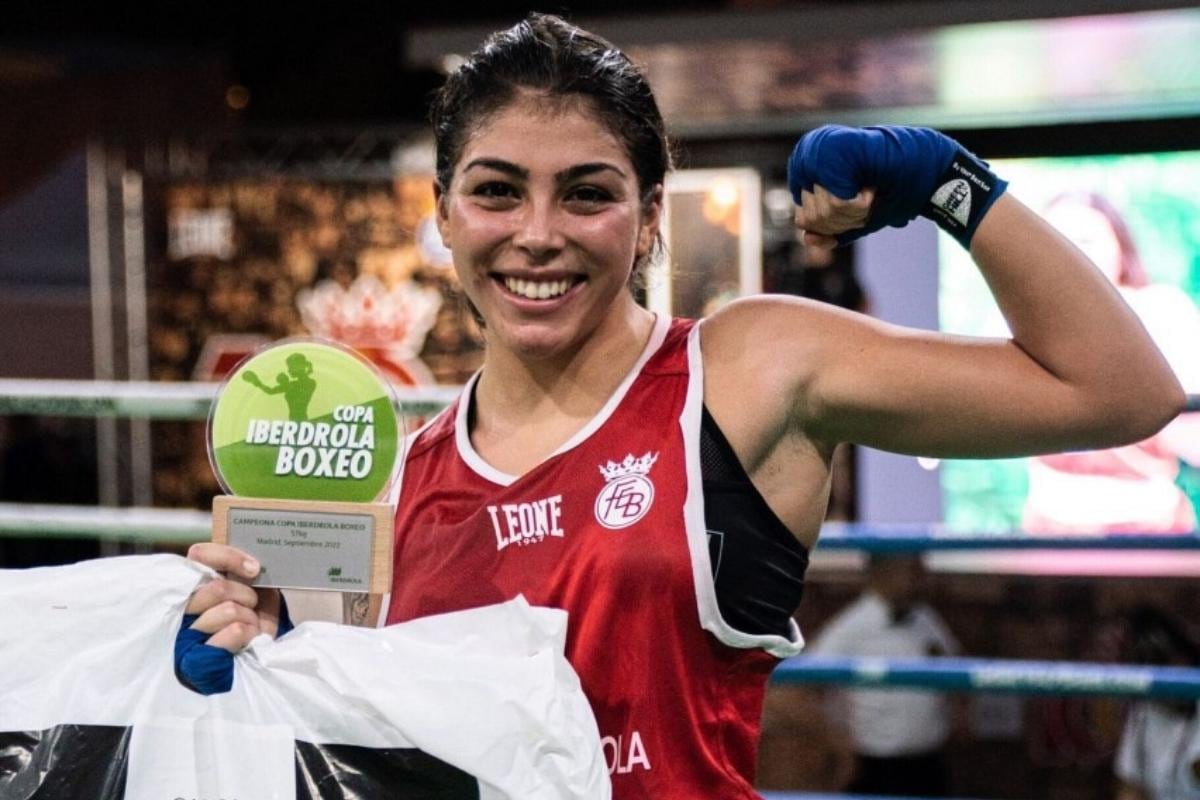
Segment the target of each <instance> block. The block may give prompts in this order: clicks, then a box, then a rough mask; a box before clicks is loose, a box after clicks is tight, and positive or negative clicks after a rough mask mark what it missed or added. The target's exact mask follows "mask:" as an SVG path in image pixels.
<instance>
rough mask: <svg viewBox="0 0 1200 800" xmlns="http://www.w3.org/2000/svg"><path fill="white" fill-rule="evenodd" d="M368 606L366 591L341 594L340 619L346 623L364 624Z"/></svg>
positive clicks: (360, 625)
mask: <svg viewBox="0 0 1200 800" xmlns="http://www.w3.org/2000/svg"><path fill="white" fill-rule="evenodd" d="M369 608H370V603H369V598H368V595H367V593H366V592H355V593H352V594H344V595H342V619H343V620H344V621H345V623H346V624H347V625H357V626H359V627H362V626H365V625H366V624H367V613H368V611H369Z"/></svg>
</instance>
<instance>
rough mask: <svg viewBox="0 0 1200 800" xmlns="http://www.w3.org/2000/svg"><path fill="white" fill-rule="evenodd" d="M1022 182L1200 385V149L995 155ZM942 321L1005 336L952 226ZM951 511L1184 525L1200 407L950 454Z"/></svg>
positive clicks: (1175, 528)
mask: <svg viewBox="0 0 1200 800" xmlns="http://www.w3.org/2000/svg"><path fill="white" fill-rule="evenodd" d="M993 167H994V168H995V170H996V172H997V173H998V174H1000V175H1003V176H1005V178H1007V179H1008V180H1009V181H1010V186H1011V191H1012V192H1013V193H1014V194H1015V195H1016V196H1017V197H1018V198H1019V199H1021V200H1022V201H1023V202H1024V203H1026V204H1027V205H1029V206H1031V207H1032V208H1033V209H1035V210H1037V211H1038V212H1039V213H1041V214H1042V215H1043V216H1045V217H1046V218H1047V219H1048V220H1049V221H1050V222H1051V223H1052V224H1054V225H1055V227H1057V228H1058V229H1059V230H1060V231H1061V232H1063V233H1064V234H1065V235H1066V236H1067V237H1068V238H1070V239H1071V240H1072V241H1074V242H1075V243H1076V244H1077V245H1078V246H1079V247H1080V248H1081V249H1083V250H1084V251H1085V252H1086V253H1087V254H1088V255H1089V256H1090V257H1091V258H1092V260H1093V261H1094V262H1095V263H1096V265H1097V268H1098V269H1101V270H1102V271H1104V273H1105V274H1106V275H1107V276H1108V277H1109V278H1110V280H1112V281H1113V283H1114V284H1115V285H1116V286H1117V287H1118V288H1119V289H1120V291H1121V293H1122V295H1123V296H1124V297H1125V299H1126V300H1127V301H1128V302H1129V304H1130V306H1131V307H1132V308H1133V309H1134V310H1135V311H1136V312H1137V314H1138V316H1139V317H1140V318H1141V320H1142V322H1143V324H1144V325H1145V326H1146V328H1147V330H1148V331H1149V333H1150V334H1151V336H1152V337H1153V338H1154V340H1155V342H1156V343H1157V344H1158V346H1159V348H1160V349H1161V350H1162V351H1163V353H1164V354H1165V356H1166V357H1167V359H1168V361H1169V362H1170V364H1171V366H1172V367H1173V368H1174V370H1175V372H1176V374H1177V375H1178V376H1179V378H1180V380H1181V382H1182V383H1183V384H1184V387H1185V389H1186V390H1187V391H1188V392H1189V393H1190V394H1200V191H1198V190H1197V187H1198V186H1200V151H1194V152H1172V153H1151V154H1134V155H1111V156H1087V157H1069V158H1064V157H1056V158H1036V159H1020V160H1005V161H996V162H994V163H993ZM939 239H940V240H941V242H940V244H939V249H940V252H939V261H940V265H941V271H940V278H939V280H940V287H939V293H938V296H939V316H940V325H941V328H942V329H943V330H945V331H948V332H953V333H962V334H973V335H982V336H1006V335H1007V334H1008V329H1007V327H1006V325H1005V322H1004V319H1003V318H1002V317H1001V315H1000V312H999V310H998V309H997V307H996V305H995V303H994V301H993V300H992V299H991V296H990V294H989V293H988V291H987V288H986V286H985V285H984V282H983V280H982V278H981V277H980V274H979V271H978V270H977V269H976V268H975V267H974V266H973V265H972V264H971V262H970V259H969V257H968V256H967V255H966V253H965V252H964V251H963V250H962V249H961V248H959V247H958V245H957V244H955V243H954V242H953V241H950V240H949V238H948V237H939ZM940 476H941V478H940V480H941V489H942V501H943V512H944V522H945V523H946V524H947V526H948V527H950V528H952V529H955V530H964V531H1009V530H1023V531H1026V532H1028V533H1029V534H1030V535H1031V536H1038V535H1054V536H1063V535H1072V534H1099V533H1154V534H1169V533H1184V532H1190V531H1193V530H1195V529H1196V528H1197V524H1196V518H1197V510H1198V509H1200V413H1192V414H1184V415H1181V416H1180V417H1179V418H1177V419H1176V420H1175V421H1174V422H1173V423H1171V424H1170V425H1168V426H1167V428H1166V429H1165V430H1163V431H1162V432H1161V433H1160V434H1158V435H1156V436H1154V437H1153V438H1151V439H1148V440H1146V441H1144V442H1139V443H1137V444H1133V445H1129V446H1125V447H1119V448H1114V449H1110V450H1096V451H1086V452H1073V453H1064V454H1060V455H1053V456H1042V457H1036V458H1023V459H1004V460H991V461H987V460H984V461H957V460H950V461H944V462H942V464H941V469H940Z"/></svg>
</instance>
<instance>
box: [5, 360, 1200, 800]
mask: <svg viewBox="0 0 1200 800" xmlns="http://www.w3.org/2000/svg"><path fill="white" fill-rule="evenodd" d="M217 387H218V384H215V383H159V382H103V381H47V380H13V379H0V415H4V414H7V415H13V414H28V415H41V416H67V417H140V418H145V419H156V420H202V419H206V418H207V417H208V412H209V408H210V407H211V404H212V400H213V397H214V394H215V392H216V389H217ZM459 390H460V389H459V387H432V388H423V389H397V395H398V398H397V409H398V410H399V411H401V412H402V413H407V414H414V415H420V414H430V413H433V412H435V411H437V410H439V409H441V408H443V407H444V406H445V405H446V404H448V403H449V402H450V401H451V400H453V399H454V398H455V397H456V396H457V395H458V392H459ZM1187 410H1188V411H1200V395H1191V396H1189V397H1188V405H1187ZM210 532H211V518H210V515H209V513H208V512H205V511H195V510H187V509H163V508H138V507H131V508H103V507H99V508H98V507H89V506H67V505H49V504H32V503H0V538H2V537H4V536H19V535H30V534H33V535H37V536H45V537H52V538H53V537H59V538H61V537H91V538H97V539H102V540H120V541H140V542H152V543H156V544H175V545H186V544H190V543H192V542H197V541H203V540H207V539H208V538H209V535H210ZM819 547H820V549H822V550H856V551H864V552H925V551H931V550H1001V549H1064V550H1068V549H1089V550H1094V549H1104V550H1109V549H1112V550H1129V549H1139V550H1147V549H1153V550H1200V531H1196V532H1192V533H1191V534H1173V535H1156V534H1139V533H1135V532H1129V533H1115V534H1102V535H1099V534H1098V535H1076V534H1073V535H1071V536H1069V537H1066V536H1029V535H1028V534H1023V533H1020V532H1017V531H1011V532H1000V533H980V532H964V531H955V530H950V529H946V528H943V527H941V526H937V525H934V526H928V525H859V524H853V523H826V524H825V525H824V526H823V528H822V532H821V539H820V545H819ZM772 682H773V683H774V684H776V685H816V684H820V685H842V686H854V687H872V688H880V687H910V688H922V689H932V690H940V691H960V692H991V693H1019V694H1053V695H1095V696H1125V697H1138V698H1148V697H1171V698H1197V699H1200V669H1184V668H1178V667H1134V666H1125V665H1113V664H1098V663H1083V662H1054V661H1017V660H1009V661H1005V660H995V659H970V658H925V659H901V658H888V659H884V658H834V657H817V656H803V655H801V656H796V657H794V658H790V659H787V660H785V661H783V662H782V663H781V664H780V665H779V666H778V667H777V668H776V670H775V672H774V674H773V675H772ZM767 796H768V797H769V798H773V799H774V800H791V799H792V798H796V799H797V800H799V798H805V800H815V798H818V797H820V796H819V795H813V794H803V793H802V794H778V793H777V794H773V795H771V794H768V795H767ZM839 797H840V800H846V797H845V796H844V795H843V796H839Z"/></svg>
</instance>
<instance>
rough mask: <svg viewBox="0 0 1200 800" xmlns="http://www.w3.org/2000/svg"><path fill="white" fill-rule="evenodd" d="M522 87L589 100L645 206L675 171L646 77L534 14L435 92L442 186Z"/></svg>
mask: <svg viewBox="0 0 1200 800" xmlns="http://www.w3.org/2000/svg"><path fill="white" fill-rule="evenodd" d="M522 90H530V91H535V92H539V93H542V94H544V95H546V96H547V97H548V98H549V99H551V100H570V99H572V98H579V99H582V100H586V101H587V102H589V103H590V105H591V108H592V110H593V111H594V112H595V113H596V114H597V116H599V117H600V119H601V120H602V121H603V122H604V123H605V124H606V125H607V127H608V129H609V130H610V131H611V132H612V134H613V135H614V136H615V137H617V139H618V141H620V142H621V143H622V144H623V145H624V146H625V151H626V154H627V155H628V156H629V160H630V161H631V162H632V163H633V169H634V172H635V173H636V174H637V179H638V191H639V194H640V196H641V201H642V203H643V204H645V203H648V202H649V201H650V200H651V198H652V197H653V194H654V191H655V189H656V188H657V187H658V186H659V185H661V184H662V182H663V180H664V179H665V178H666V174H667V171H668V170H670V169H671V150H670V146H669V144H668V141H667V134H666V126H665V125H664V124H663V119H662V114H660V113H659V110H658V103H657V102H655V100H654V94H653V93H652V92H651V91H650V83H649V82H648V81H647V80H646V76H645V75H643V74H642V72H641V70H640V69H638V68H637V67H636V66H635V65H634V64H633V62H632V61H630V60H629V58H628V57H627V56H626V55H625V54H624V53H622V52H621V51H620V50H618V49H617V48H616V47H614V46H613V45H612V44H611V43H610V42H608V41H607V40H605V39H603V38H601V37H599V36H597V35H595V34H593V33H588V32H587V31H585V30H582V29H580V28H577V27H575V26H574V25H571V24H570V23H568V22H566V21H564V20H562V19H561V18H559V17H556V16H553V15H550V14H536V13H534V14H530V15H529V16H528V17H526V18H525V19H524V20H522V21H521V22H518V23H517V24H516V25H514V26H512V27H511V28H508V29H507V30H503V31H497V32H496V33H493V34H492V35H491V36H489V37H488V38H487V40H485V41H484V43H483V45H481V46H480V48H479V49H478V50H476V51H475V52H474V53H472V54H471V55H470V56H469V57H468V58H467V60H466V61H465V62H464V63H463V64H462V65H461V66H460V67H459V68H458V69H456V70H455V71H454V72H453V73H451V74H450V76H449V77H448V78H447V79H446V82H445V83H444V84H443V85H442V87H441V89H439V90H438V92H437V94H436V95H435V96H434V100H433V107H432V109H431V112H430V118H431V121H432V123H433V134H434V139H435V141H436V145H437V182H438V186H439V187H440V188H441V190H442V191H446V190H447V189H449V187H450V179H451V177H452V176H453V174H454V167H455V165H456V164H457V163H458V160H459V158H460V157H461V156H462V151H463V148H464V147H465V146H466V143H467V140H468V139H469V138H470V136H471V135H472V134H473V133H474V132H475V131H477V130H478V129H479V128H480V127H481V126H482V125H483V124H484V123H485V122H486V121H487V119H488V117H489V116H491V115H492V114H494V113H496V112H497V111H499V110H501V109H502V108H504V107H505V106H506V105H508V104H509V103H510V102H512V101H513V100H514V99H515V98H516V97H517V95H518V94H519V93H520V92H521V91H522ZM638 266H639V268H640V267H641V266H642V264H639V265H638Z"/></svg>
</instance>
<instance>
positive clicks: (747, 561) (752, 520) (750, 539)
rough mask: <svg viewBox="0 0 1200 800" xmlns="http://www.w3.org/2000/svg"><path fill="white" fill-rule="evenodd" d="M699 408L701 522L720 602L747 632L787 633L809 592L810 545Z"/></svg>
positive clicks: (725, 612)
mask: <svg viewBox="0 0 1200 800" xmlns="http://www.w3.org/2000/svg"><path fill="white" fill-rule="evenodd" d="M701 413H702V417H701V423H700V474H701V479H702V483H703V487H704V523H705V527H706V528H707V529H708V549H709V555H710V556H711V560H712V567H713V583H714V584H715V586H716V593H717V607H718V608H719V609H720V611H721V617H722V618H723V619H724V620H725V622H727V623H728V624H729V625H730V626H731V627H733V628H734V629H735V630H738V631H741V632H742V633H749V634H754V635H762V634H775V635H778V636H787V635H788V633H789V625H788V620H789V619H791V616H792V613H793V612H794V611H795V610H796V608H797V607H798V606H799V605H800V598H801V596H802V595H803V593H804V573H805V571H806V570H807V569H808V549H807V548H806V547H804V545H802V544H800V542H798V541H796V537H795V536H793V535H792V533H791V531H789V530H788V529H787V526H785V525H784V524H783V522H782V521H781V520H780V519H779V517H777V516H775V512H773V511H772V510H771V508H770V506H768V505H767V501H766V500H764V499H763V496H762V495H761V494H760V493H759V491H758V489H757V488H755V486H754V484H753V483H752V482H751V481H750V475H749V474H748V473H747V472H746V469H745V467H743V466H742V464H741V462H740V461H738V458H737V454H736V453H735V452H734V451H733V446H732V445H730V444H729V440H728V439H726V438H725V434H724V433H722V432H721V429H720V428H719V427H717V423H716V420H714V419H713V418H712V415H710V414H709V413H708V409H707V408H702V410H701Z"/></svg>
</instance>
